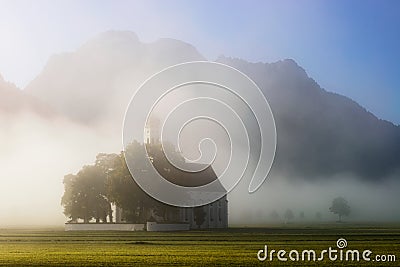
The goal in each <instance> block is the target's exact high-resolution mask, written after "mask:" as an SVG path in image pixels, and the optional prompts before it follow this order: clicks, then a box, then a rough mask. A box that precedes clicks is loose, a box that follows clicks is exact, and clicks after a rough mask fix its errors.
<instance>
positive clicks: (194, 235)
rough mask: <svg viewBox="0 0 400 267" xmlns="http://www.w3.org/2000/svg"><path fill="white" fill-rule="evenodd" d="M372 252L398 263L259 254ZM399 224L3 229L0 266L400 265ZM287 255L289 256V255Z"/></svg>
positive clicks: (0, 243)
mask: <svg viewBox="0 0 400 267" xmlns="http://www.w3.org/2000/svg"><path fill="white" fill-rule="evenodd" d="M338 238H345V239H346V240H347V244H348V246H347V248H346V249H358V250H360V251H361V252H362V251H363V250H365V249H369V250H371V251H372V252H373V255H372V256H370V258H371V259H373V258H374V255H376V254H385V255H387V254H394V255H395V256H396V262H385V263H382V262H380V263H379V264H377V262H373V261H370V262H364V261H360V262H352V261H342V262H340V261H336V262H332V261H330V260H329V258H328V257H327V256H326V257H325V259H324V261H322V262H321V261H316V262H313V261H303V262H302V261H298V262H296V261H291V260H288V261H287V262H280V261H278V259H277V258H276V257H275V258H274V260H273V261H272V262H271V261H269V260H266V261H264V262H260V261H258V259H257V252H258V251H259V250H260V249H262V248H264V245H268V248H269V249H275V250H280V249H285V250H286V251H287V252H288V253H289V251H290V250H293V249H295V250H298V251H300V253H301V251H302V250H304V249H314V250H315V251H316V252H317V255H319V254H318V253H320V251H321V250H323V249H328V247H332V248H337V247H336V240H337V239H338ZM399 251H400V226H399V225H389V224H388V225H380V226H376V225H365V224H363V225H355V224H352V225H348V224H339V225H312V226H306V225H281V226H279V225H275V226H270V227H267V228H231V229H229V230H224V231H190V232H174V233H155V232H64V231H63V229H62V228H48V229H38V228H37V229H0V265H20V266H26V265H36V266H43V265H48V266H56V265H61V266H160V265H161V266H162V265H164V266H166V265H175V266H206V265H211V266H231V265H233V266H254V265H259V266H270V265H281V266H302V265H306V266H310V265H311V266H313V265H314V266H319V265H321V264H322V263H323V264H326V265H335V266H338V265H341V266H399V265H400V252H399ZM286 257H287V255H286Z"/></svg>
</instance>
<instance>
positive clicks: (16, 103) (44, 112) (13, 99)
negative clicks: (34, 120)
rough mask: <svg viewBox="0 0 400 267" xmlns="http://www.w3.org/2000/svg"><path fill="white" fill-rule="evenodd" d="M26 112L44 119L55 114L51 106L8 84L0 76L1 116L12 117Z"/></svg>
mask: <svg viewBox="0 0 400 267" xmlns="http://www.w3.org/2000/svg"><path fill="white" fill-rule="evenodd" d="M24 112H26V113H28V112H31V113H34V114H36V115H40V116H43V117H51V116H52V114H53V111H52V110H51V108H50V107H49V106H47V105H46V104H43V103H41V102H40V101H38V100H37V99H35V98H34V97H32V96H31V95H29V94H27V93H25V92H23V91H21V90H20V89H19V88H17V87H16V86H15V85H14V84H12V83H9V82H6V81H5V80H4V79H3V77H2V76H1V75H0V115H9V116H12V115H16V114H19V113H24Z"/></svg>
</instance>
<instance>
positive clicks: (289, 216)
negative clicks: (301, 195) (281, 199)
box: [285, 209, 294, 222]
mask: <svg viewBox="0 0 400 267" xmlns="http://www.w3.org/2000/svg"><path fill="white" fill-rule="evenodd" d="M293 219H294V214H293V211H292V210H291V209H287V210H286V212H285V220H286V222H290V221H292V220H293Z"/></svg>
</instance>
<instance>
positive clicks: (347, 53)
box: [0, 0, 400, 124]
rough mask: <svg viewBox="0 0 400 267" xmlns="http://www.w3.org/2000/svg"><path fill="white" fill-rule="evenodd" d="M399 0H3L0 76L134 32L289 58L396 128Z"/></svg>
mask: <svg viewBox="0 0 400 267" xmlns="http://www.w3.org/2000/svg"><path fill="white" fill-rule="evenodd" d="M399 14H400V1H396V0H392V1H389V0H386V1H337V0H335V1H334V0H331V1H322V0H320V1H312V0H304V1H183V0H182V1H177V0H175V1H161V0H160V1H92V0H89V1H50V0H37V1H28V0H25V1H22V0H20V1H18V0H17V1H11V0H10V1H7V0H0V34H1V35H0V36H1V39H0V73H1V74H2V75H3V76H4V78H5V79H6V80H9V81H11V82H14V83H15V84H17V85H18V86H19V87H21V88H23V87H24V86H25V85H26V84H27V83H29V81H31V80H32V79H33V78H34V77H35V76H36V75H37V74H38V73H39V72H40V71H41V70H42V68H43V66H44V65H45V63H46V61H47V60H48V58H49V56H50V55H52V54H55V53H60V52H64V51H73V50H75V49H76V48H78V47H79V46H80V45H81V44H82V43H84V42H85V41H87V40H88V39H90V38H91V37H93V36H95V35H96V34H98V33H100V32H103V31H106V30H110V29H114V30H131V31H134V32H136V33H137V34H138V36H139V38H140V39H141V40H142V41H146V42H151V41H154V40H156V39H157V38H160V37H170V38H176V39H180V40H183V41H186V42H188V43H191V44H193V45H194V46H195V47H196V48H198V50H199V51H200V52H201V53H202V54H203V55H205V56H206V57H207V58H208V59H210V60H213V59H215V58H216V57H217V56H219V55H222V54H223V55H226V56H232V57H239V58H243V59H246V60H248V61H251V62H259V61H262V62H273V61H277V60H280V59H284V58H293V59H294V60H296V61H297V63H298V64H299V65H300V66H302V67H303V68H304V69H305V70H306V71H307V73H308V74H309V75H310V76H311V77H312V78H313V79H315V80H316V81H317V82H318V83H319V84H320V85H321V86H322V87H323V88H325V89H326V90H328V91H333V92H337V93H340V94H343V95H346V96H348V97H350V98H352V99H354V100H356V101H357V102H359V103H360V104H361V105H363V106H364V107H366V108H367V109H368V110H370V111H371V112H373V113H374V114H375V115H377V116H378V117H379V118H382V119H386V120H389V121H392V122H394V123H395V124H400V50H399V48H400V15H399Z"/></svg>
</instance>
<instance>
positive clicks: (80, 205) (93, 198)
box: [61, 166, 112, 223]
mask: <svg viewBox="0 0 400 267" xmlns="http://www.w3.org/2000/svg"><path fill="white" fill-rule="evenodd" d="M64 187H65V192H64V195H63V197H62V200H61V204H62V205H63V206H64V214H65V215H66V216H68V217H69V218H71V221H77V220H78V219H83V221H84V222H85V223H88V222H89V221H90V220H91V219H93V218H94V219H96V222H100V221H102V222H107V216H111V213H112V210H111V204H110V202H109V201H108V199H107V197H106V184H105V175H104V172H103V171H102V169H101V168H99V167H97V166H84V167H83V168H82V169H81V170H80V171H79V172H78V174H76V175H72V174H69V175H66V176H65V177H64Z"/></svg>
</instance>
